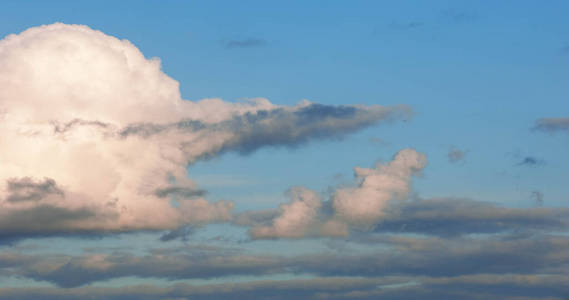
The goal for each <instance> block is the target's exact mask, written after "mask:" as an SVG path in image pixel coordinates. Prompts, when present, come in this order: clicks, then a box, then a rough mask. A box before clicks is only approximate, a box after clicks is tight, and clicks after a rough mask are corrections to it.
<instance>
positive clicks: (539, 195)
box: [531, 191, 543, 206]
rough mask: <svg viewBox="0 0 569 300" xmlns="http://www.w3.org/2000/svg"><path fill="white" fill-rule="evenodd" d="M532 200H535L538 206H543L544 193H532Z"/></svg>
mask: <svg viewBox="0 0 569 300" xmlns="http://www.w3.org/2000/svg"><path fill="white" fill-rule="evenodd" d="M531 198H532V199H533V200H535V204H536V205H537V206H543V193H542V192H540V191H532V192H531Z"/></svg>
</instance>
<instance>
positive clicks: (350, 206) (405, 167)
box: [241, 148, 427, 239]
mask: <svg viewBox="0 0 569 300" xmlns="http://www.w3.org/2000/svg"><path fill="white" fill-rule="evenodd" d="M426 164H427V158H426V156H425V155H424V154H422V153H419V152H417V151H415V150H413V149H410V148H409V149H403V150H401V151H399V152H398V153H397V154H396V155H395V156H394V157H393V160H392V161H390V162H389V163H387V164H378V165H376V166H375V168H373V169H367V168H359V167H355V168H354V172H355V177H356V185H355V186H353V187H340V188H338V189H336V190H333V191H332V192H331V193H332V199H331V201H326V202H323V200H322V199H323V197H322V196H321V195H319V194H318V193H316V192H315V191H312V190H310V189H307V188H304V187H295V188H292V189H291V190H290V191H289V193H288V194H289V198H290V202H289V203H287V204H283V205H281V207H280V209H279V214H278V216H276V217H275V218H274V219H273V220H272V222H271V225H259V222H258V221H257V222H256V221H255V220H254V218H253V220H251V219H250V218H249V219H246V220H247V221H246V222H244V221H241V224H253V225H254V226H253V227H252V228H251V230H250V231H249V233H250V234H251V236H252V237H253V238H255V239H263V238H302V237H306V236H335V237H342V236H346V235H347V234H348V230H349V227H350V226H351V227H356V228H364V227H370V226H373V225H374V224H375V223H377V222H378V221H379V220H380V219H381V218H382V217H384V215H385V214H386V212H387V208H388V205H389V204H391V203H392V202H394V201H395V200H399V201H402V200H405V199H407V197H408V196H409V193H410V191H411V186H410V181H411V176H413V175H417V174H418V173H420V172H421V171H422V170H423V168H424V167H425V166H426ZM248 216H249V217H251V216H254V215H248ZM262 217H264V215H263V216H262ZM265 221H266V219H265Z"/></svg>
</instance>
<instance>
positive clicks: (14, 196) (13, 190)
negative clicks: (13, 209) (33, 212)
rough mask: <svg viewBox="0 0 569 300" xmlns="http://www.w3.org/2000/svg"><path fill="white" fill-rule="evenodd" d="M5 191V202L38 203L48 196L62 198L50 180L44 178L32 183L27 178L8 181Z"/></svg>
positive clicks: (55, 185) (61, 194)
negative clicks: (6, 194)
mask: <svg viewBox="0 0 569 300" xmlns="http://www.w3.org/2000/svg"><path fill="white" fill-rule="evenodd" d="M6 191H7V193H8V196H7V197H6V199H5V201H7V202H21V201H39V200H42V199H43V198H45V197H48V196H50V195H55V196H59V197H63V196H64V193H63V191H62V190H61V189H60V188H59V187H58V186H57V184H56V183H55V180H53V179H51V178H45V179H44V180H43V181H34V180H32V179H31V178H29V177H24V178H20V179H16V178H12V179H8V180H7V182H6Z"/></svg>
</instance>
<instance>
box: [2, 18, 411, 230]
mask: <svg viewBox="0 0 569 300" xmlns="http://www.w3.org/2000/svg"><path fill="white" fill-rule="evenodd" d="M0 66H2V67H1V68H0V86H2V87H3V88H2V89H1V90H0V112H2V113H1V114H0V135H2V137H3V138H2V139H1V140H0V152H1V153H2V156H0V165H2V168H1V169H0V185H4V186H3V187H0V199H3V201H0V219H2V220H12V221H13V223H12V225H8V223H6V222H1V223H0V224H1V225H0V234H2V235H13V234H14V233H15V232H20V231H26V232H29V233H34V234H41V233H47V232H49V233H53V232H56V231H59V232H80V231H83V232H95V231H99V232H112V231H128V230H164V229H167V230H168V229H169V230H172V229H176V228H179V227H180V226H182V225H184V224H204V223H208V222H226V221H229V220H231V219H232V213H233V207H234V205H233V203H231V202H229V201H223V200H222V201H218V202H209V201H207V199H206V198H205V191H203V190H202V189H200V188H199V187H198V186H196V184H195V183H194V182H193V181H192V180H191V179H189V178H188V174H187V168H186V167H187V166H188V165H189V164H192V163H194V162H196V161H197V160H200V159H207V158H211V157H214V156H217V155H220V154H222V153H225V152H230V151H233V152H238V153H242V154H249V153H252V152H254V151H256V150H257V149H260V148H262V147H267V146H273V147H297V146H300V145H303V144H305V143H308V142H309V141H311V140H317V139H330V138H332V139H334V138H341V137H343V136H344V135H346V134H349V133H351V132H355V131H357V130H359V129H361V128H365V127H367V126H371V125H373V124H377V123H380V122H387V121H394V120H401V119H406V118H408V117H409V116H410V109H409V108H408V107H405V106H393V107H384V106H379V105H372V106H361V105H353V106H329V105H322V104H314V103H310V102H308V101H304V102H301V103H299V104H298V105H296V106H278V105H275V104H272V103H271V102H269V101H268V100H267V99H262V98H258V99H251V100H249V101H247V102H239V103H233V102H226V101H223V100H221V99H203V100H199V101H188V100H183V99H182V98H181V95H180V90H179V84H178V82H177V81H175V80H174V79H172V78H170V77H168V76H167V75H166V74H165V73H163V72H162V70H161V66H160V60H159V59H157V58H150V59H147V58H146V57H144V55H143V54H142V53H141V52H140V51H139V49H137V48H136V47H135V46H134V45H132V44H131V43H130V42H129V41H127V40H119V39H117V38H114V37H111V36H108V35H105V34H104V33H102V32H100V31H96V30H92V29H90V28H89V27H87V26H83V25H65V24H60V23H57V24H53V25H47V26H40V27H34V28H30V29H28V30H26V31H24V32H22V33H20V34H13V35H9V36H7V37H6V38H5V39H3V40H2V41H0ZM22 149H25V151H23V150H22ZM26 178H27V179H26ZM55 212H57V213H55ZM50 214H52V215H54V216H55V215H64V216H66V217H65V218H63V219H64V220H65V222H59V221H56V220H50V219H47V216H49V215H50ZM77 214H83V215H85V216H88V217H84V218H74V217H73V216H75V215H77ZM33 215H40V216H42V218H39V219H38V220H40V221H37V222H36V223H37V224H36V225H34V226H30V225H25V224H23V222H20V221H19V220H18V219H15V218H20V217H21V218H28V217H29V216H33ZM149 216H152V217H149ZM14 224H19V225H17V226H16V225H14ZM43 225H45V226H43ZM18 226H20V227H18Z"/></svg>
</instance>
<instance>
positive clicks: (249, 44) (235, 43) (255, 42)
mask: <svg viewBox="0 0 569 300" xmlns="http://www.w3.org/2000/svg"><path fill="white" fill-rule="evenodd" d="M266 45H267V41H266V40H264V39H261V38H247V39H243V40H229V41H227V42H225V43H224V46H225V48H226V49H235V48H255V47H264V46H266Z"/></svg>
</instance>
